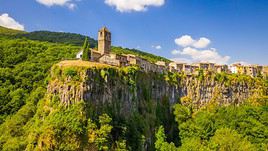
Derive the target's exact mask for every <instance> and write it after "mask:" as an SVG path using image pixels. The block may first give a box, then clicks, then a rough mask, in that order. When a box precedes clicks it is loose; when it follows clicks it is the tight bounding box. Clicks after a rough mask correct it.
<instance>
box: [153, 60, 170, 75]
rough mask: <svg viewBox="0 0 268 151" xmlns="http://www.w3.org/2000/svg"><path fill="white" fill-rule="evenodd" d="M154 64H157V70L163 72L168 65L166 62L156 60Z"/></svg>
mask: <svg viewBox="0 0 268 151" xmlns="http://www.w3.org/2000/svg"><path fill="white" fill-rule="evenodd" d="M155 64H156V65H157V72H161V73H163V72H166V71H168V66H167V64H166V62H164V61H157V62H156V63H155Z"/></svg>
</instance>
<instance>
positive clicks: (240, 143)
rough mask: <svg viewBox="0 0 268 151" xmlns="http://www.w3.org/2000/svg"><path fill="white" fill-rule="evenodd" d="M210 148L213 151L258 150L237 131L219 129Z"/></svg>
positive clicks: (211, 141)
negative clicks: (213, 150)
mask: <svg viewBox="0 0 268 151" xmlns="http://www.w3.org/2000/svg"><path fill="white" fill-rule="evenodd" d="M209 146H210V148H211V149H215V150H218V151H225V150H229V151H235V150H240V151H251V150H252V151H253V150H256V148H254V146H253V145H252V144H251V143H250V142H249V141H248V140H247V139H245V138H243V137H242V136H241V135H240V134H238V133H237V132H236V131H235V130H231V129H229V128H221V129H218V130H217V131H216V133H215V135H214V136H213V137H212V139H211V140H210V144H209Z"/></svg>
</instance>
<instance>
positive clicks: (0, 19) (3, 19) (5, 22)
mask: <svg viewBox="0 0 268 151" xmlns="http://www.w3.org/2000/svg"><path fill="white" fill-rule="evenodd" d="M0 26H3V27H7V28H11V29H16V30H24V26H23V25H22V24H20V23H19V22H17V21H16V20H15V19H13V18H12V17H10V16H9V15H8V14H7V13H4V14H2V15H1V16H0Z"/></svg>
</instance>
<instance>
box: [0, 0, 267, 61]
mask: <svg viewBox="0 0 268 151" xmlns="http://www.w3.org/2000/svg"><path fill="white" fill-rule="evenodd" d="M124 1H125V2H124ZM0 25H2V26H9V27H13V28H18V29H24V30H26V31H35V30H51V31H64V32H74V33H80V34H84V35H88V36H90V37H93V38H97V31H98V29H99V28H100V27H102V26H107V27H108V28H109V29H110V30H111V32H112V42H113V45H116V46H123V47H128V48H139V49H140V50H143V51H146V52H150V53H153V54H157V55H161V56H164V57H167V58H169V59H174V60H176V61H187V62H197V61H211V62H217V63H222V64H223V63H233V62H237V61H243V62H247V63H252V64H265V65H268V58H267V56H268V29H267V28H268V1H267V0H12V1H11V0H0Z"/></svg>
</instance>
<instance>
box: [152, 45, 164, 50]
mask: <svg viewBox="0 0 268 151" xmlns="http://www.w3.org/2000/svg"><path fill="white" fill-rule="evenodd" d="M152 48H154V49H157V50H159V49H162V46H160V45H156V46H154V45H152Z"/></svg>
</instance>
